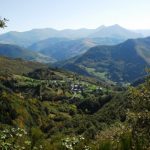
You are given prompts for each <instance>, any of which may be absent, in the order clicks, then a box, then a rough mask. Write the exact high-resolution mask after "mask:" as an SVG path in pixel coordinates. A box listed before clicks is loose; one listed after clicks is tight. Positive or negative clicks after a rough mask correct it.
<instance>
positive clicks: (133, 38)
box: [0, 25, 150, 83]
mask: <svg viewBox="0 0 150 150" xmlns="http://www.w3.org/2000/svg"><path fill="white" fill-rule="evenodd" d="M146 35H149V32H148V30H146V31H145V30H144V31H143V30H138V31H131V30H127V29H125V28H123V27H121V26H119V25H112V26H108V27H107V26H100V27H98V28H96V29H86V28H83V29H77V30H72V29H65V30H55V29H52V28H46V29H33V30H30V31H26V32H8V33H5V34H2V35H0V43H2V44H0V55H2V56H6V57H10V58H22V59H25V60H31V61H38V62H43V63H53V62H58V63H57V64H56V65H57V66H58V67H60V66H61V67H63V68H65V69H68V70H70V71H73V72H77V73H79V74H83V75H88V76H93V77H96V78H99V79H102V80H112V81H114V82H119V83H121V82H131V81H133V80H134V79H136V78H138V77H140V76H143V75H145V71H144V68H145V67H146V66H149V63H150V61H149V60H150V52H149V49H150V46H149V45H150V39H149V38H143V37H144V36H146ZM139 37H140V38H141V39H137V38H139ZM142 38H143V39H142ZM128 39H130V40H128ZM120 43H121V44H120ZM59 61H60V62H59ZM63 61H65V63H64V62H63Z"/></svg>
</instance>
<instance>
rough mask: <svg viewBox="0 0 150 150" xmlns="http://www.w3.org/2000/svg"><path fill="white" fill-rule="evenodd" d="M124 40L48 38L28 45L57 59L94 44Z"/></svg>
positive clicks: (85, 49) (75, 53)
mask: <svg viewBox="0 0 150 150" xmlns="http://www.w3.org/2000/svg"><path fill="white" fill-rule="evenodd" d="M122 41H124V40H121V39H117V38H82V39H77V40H71V39H67V38H49V39H46V40H43V41H39V42H37V43H35V44H33V45H31V46H30V47H29V49H31V50H33V51H39V52H40V53H42V54H44V55H47V56H50V57H52V58H54V59H56V60H58V61H60V60H65V59H69V58H71V57H74V56H77V55H80V54H83V53H85V52H86V51H87V50H88V49H89V48H91V47H94V46H96V45H104V44H107V45H114V44H118V43H121V42H122Z"/></svg>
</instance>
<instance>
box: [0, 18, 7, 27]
mask: <svg viewBox="0 0 150 150" xmlns="http://www.w3.org/2000/svg"><path fill="white" fill-rule="evenodd" d="M7 21H8V20H7V19H6V18H4V19H1V18H0V28H5V27H7V26H6V22H7Z"/></svg>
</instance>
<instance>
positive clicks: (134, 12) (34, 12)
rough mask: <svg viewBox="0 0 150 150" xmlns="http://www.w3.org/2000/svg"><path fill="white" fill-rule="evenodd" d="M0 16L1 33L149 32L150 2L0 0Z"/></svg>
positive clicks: (149, 0)
mask: <svg viewBox="0 0 150 150" xmlns="http://www.w3.org/2000/svg"><path fill="white" fill-rule="evenodd" d="M0 16H1V18H2V17H5V18H7V19H9V22H8V23H7V26H8V27H7V28H6V29H4V30H3V31H2V32H6V31H26V30H31V29H34V28H55V29H59V30H61V29H66V28H72V29H77V28H97V27H99V26H101V25H106V26H109V25H113V24H119V25H121V26H123V27H125V28H127V29H150V18H149V17H150V0H0ZM0 32H1V31H0Z"/></svg>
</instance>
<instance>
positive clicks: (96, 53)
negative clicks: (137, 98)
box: [57, 37, 150, 83]
mask: <svg viewBox="0 0 150 150" xmlns="http://www.w3.org/2000/svg"><path fill="white" fill-rule="evenodd" d="M57 65H58V66H61V67H62V68H65V69H68V70H70V71H73V72H77V73H79V74H83V75H87V76H94V77H96V78H101V79H107V80H108V79H110V80H112V81H114V82H119V83H121V82H132V81H134V80H135V79H137V78H139V77H142V76H144V75H145V74H146V72H145V68H146V67H149V66H150V37H148V38H139V39H129V40H127V41H125V42H123V43H121V44H118V45H113V46H108V45H107V46H104V45H103V46H96V47H93V48H91V49H89V50H88V51H87V52H86V53H84V54H83V55H81V56H78V57H74V58H72V59H70V60H68V61H65V62H60V63H58V64H57Z"/></svg>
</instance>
